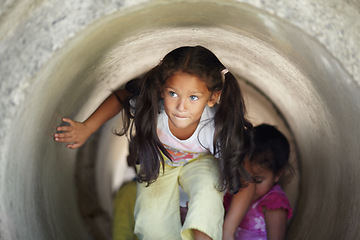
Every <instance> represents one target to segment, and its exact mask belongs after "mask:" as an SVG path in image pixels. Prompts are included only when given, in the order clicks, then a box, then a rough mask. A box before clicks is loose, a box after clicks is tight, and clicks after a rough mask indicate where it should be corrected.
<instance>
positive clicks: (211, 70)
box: [124, 46, 252, 192]
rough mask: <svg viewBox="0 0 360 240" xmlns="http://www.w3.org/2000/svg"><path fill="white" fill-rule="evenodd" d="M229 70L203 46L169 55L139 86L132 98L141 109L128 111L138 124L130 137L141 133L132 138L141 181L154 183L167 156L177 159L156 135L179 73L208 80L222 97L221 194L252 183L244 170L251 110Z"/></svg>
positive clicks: (218, 128) (217, 147) (217, 139)
mask: <svg viewBox="0 0 360 240" xmlns="http://www.w3.org/2000/svg"><path fill="white" fill-rule="evenodd" d="M224 69H225V66H224V65H223V64H222V63H221V62H220V61H219V59H218V58H217V57H216V56H215V55H214V54H213V53H212V52H211V51H210V50H208V49H206V48H204V47H202V46H195V47H189V46H185V47H180V48H177V49H175V50H173V51H171V52H169V53H168V54H167V55H166V56H165V57H164V58H163V60H162V61H161V62H160V63H159V65H157V66H156V67H154V68H153V69H151V70H150V71H149V72H148V73H147V74H146V75H145V76H144V78H143V79H142V80H141V81H137V83H136V84H137V85H138V86H140V90H139V91H134V92H135V93H134V94H133V95H132V97H135V98H136V107H135V109H134V111H132V110H131V106H130V105H129V104H127V105H125V106H124V109H125V110H126V111H125V112H127V116H128V118H127V119H130V118H133V124H134V127H135V129H132V127H131V126H130V124H127V126H125V127H126V128H131V129H130V133H133V132H135V134H130V140H131V141H130V155H131V156H133V158H132V160H131V161H132V163H138V164H140V170H139V172H138V173H137V174H138V181H140V182H147V183H148V184H150V183H152V182H153V181H155V180H156V179H157V177H158V175H159V170H160V162H161V163H162V164H164V158H163V155H165V156H166V157H167V158H169V159H171V156H170V154H169V153H168V152H167V151H166V149H165V148H164V146H163V145H162V143H161V142H160V140H159V138H158V136H157V132H156V129H157V117H158V114H159V112H160V111H161V110H162V109H161V92H162V89H163V86H164V85H165V81H166V80H167V79H168V78H169V77H171V76H172V75H173V74H175V73H177V72H183V73H187V74H190V75H194V76H197V77H198V78H200V79H202V80H204V82H205V83H206V85H207V88H208V90H209V91H210V92H211V93H214V92H217V91H221V98H220V102H219V106H218V109H217V111H216V114H215V117H214V121H215V136H214V141H213V145H214V152H213V154H214V155H215V156H217V157H218V158H219V166H220V174H221V180H222V182H221V184H220V186H221V188H222V189H225V188H227V189H229V190H230V191H231V192H237V191H238V190H239V189H240V188H242V187H244V186H245V185H246V184H247V182H249V181H250V179H251V178H250V175H249V174H248V172H247V171H246V170H245V168H244V158H245V156H246V155H247V154H249V153H250V152H251V149H252V124H251V123H250V122H249V121H248V120H247V119H246V118H245V112H246V110H245V104H244V100H243V97H242V94H241V90H240V86H239V83H238V81H237V80H236V78H235V77H234V76H233V75H232V74H231V73H230V72H228V73H226V74H222V70H224ZM127 122H129V121H127ZM129 126H130V127H129ZM125 130H128V129H125ZM133 130H135V131H133ZM161 153H162V154H163V155H162V154H161ZM159 156H160V161H159Z"/></svg>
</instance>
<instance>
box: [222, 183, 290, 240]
mask: <svg viewBox="0 0 360 240" xmlns="http://www.w3.org/2000/svg"><path fill="white" fill-rule="evenodd" d="M231 199H232V195H230V194H229V193H226V194H225V196H224V206H225V210H226V211H228V209H229V207H230V203H231ZM263 207H266V208H267V209H278V208H283V209H285V210H286V211H287V213H288V215H287V218H288V219H290V218H291V217H292V208H291V206H290V203H289V200H288V198H287V197H286V195H285V193H284V192H283V190H282V189H281V187H280V186H279V185H274V187H272V189H270V191H269V192H268V193H266V194H265V195H264V196H263V197H261V198H259V199H258V200H255V201H254V202H252V204H251V205H250V207H249V210H248V212H247V213H246V215H245V217H244V219H243V220H242V222H241V223H240V225H239V227H238V228H237V230H236V234H235V239H236V240H266V239H267V236H266V226H265V218H264V213H263V212H262V208H263Z"/></svg>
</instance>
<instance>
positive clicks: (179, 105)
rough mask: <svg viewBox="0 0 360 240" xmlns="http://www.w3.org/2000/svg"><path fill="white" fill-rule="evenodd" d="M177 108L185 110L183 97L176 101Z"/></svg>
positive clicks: (180, 110)
mask: <svg viewBox="0 0 360 240" xmlns="http://www.w3.org/2000/svg"><path fill="white" fill-rule="evenodd" d="M177 110H178V111H179V112H184V111H185V110H186V106H185V99H179V102H178V105H177Z"/></svg>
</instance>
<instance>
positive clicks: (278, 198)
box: [257, 192, 293, 219]
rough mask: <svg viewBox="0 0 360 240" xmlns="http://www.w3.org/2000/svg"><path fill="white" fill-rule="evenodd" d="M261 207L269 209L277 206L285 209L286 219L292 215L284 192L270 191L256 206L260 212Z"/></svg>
mask: <svg viewBox="0 0 360 240" xmlns="http://www.w3.org/2000/svg"><path fill="white" fill-rule="evenodd" d="M262 207H266V208H267V209H271V210H274V209H279V208H282V209H285V210H286V211H287V218H288V219H290V218H291V217H292V215H293V213H292V208H291V206H290V202H289V200H288V199H287V197H286V196H285V195H284V194H281V193H278V192H272V193H270V194H269V195H267V196H266V197H265V198H264V199H262V200H261V202H260V203H259V204H258V206H257V209H258V211H259V212H262Z"/></svg>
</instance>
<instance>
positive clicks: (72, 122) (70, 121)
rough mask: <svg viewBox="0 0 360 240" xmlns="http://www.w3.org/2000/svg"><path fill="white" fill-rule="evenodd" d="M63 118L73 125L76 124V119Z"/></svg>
mask: <svg viewBox="0 0 360 240" xmlns="http://www.w3.org/2000/svg"><path fill="white" fill-rule="evenodd" d="M62 120H63V121H64V122H67V123H69V124H70V125H71V126H72V125H74V124H75V121H74V120H71V119H70V118H63V119H62Z"/></svg>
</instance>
